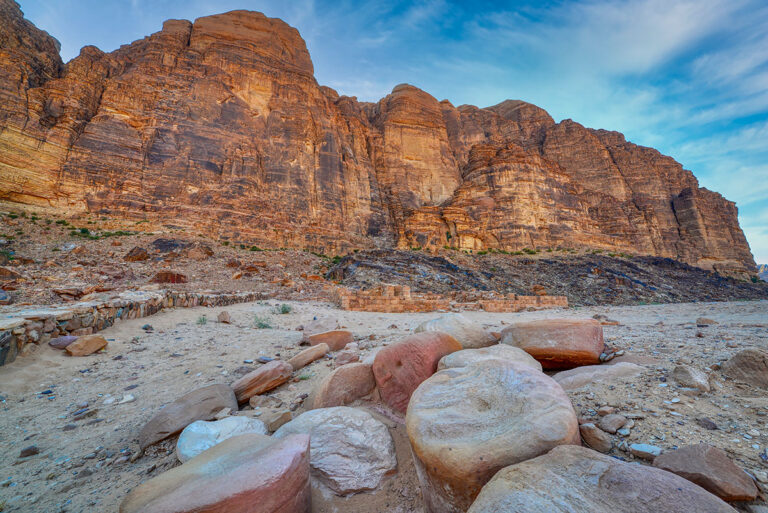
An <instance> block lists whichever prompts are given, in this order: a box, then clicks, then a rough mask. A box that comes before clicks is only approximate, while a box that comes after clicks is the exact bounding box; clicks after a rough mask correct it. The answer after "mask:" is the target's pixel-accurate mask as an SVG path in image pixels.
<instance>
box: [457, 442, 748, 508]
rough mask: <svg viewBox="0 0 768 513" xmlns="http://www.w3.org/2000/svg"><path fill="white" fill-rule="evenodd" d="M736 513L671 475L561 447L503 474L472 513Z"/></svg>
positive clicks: (492, 483) (476, 501) (598, 454)
mask: <svg viewBox="0 0 768 513" xmlns="http://www.w3.org/2000/svg"><path fill="white" fill-rule="evenodd" d="M694 511H695V512H707V513H736V510H734V509H733V508H731V507H730V506H729V505H728V504H726V503H725V502H723V501H722V500H720V499H719V498H717V497H715V496H714V495H712V494H711V493H709V492H707V491H706V490H704V489H703V488H700V487H699V486H696V485H694V484H693V483H691V482H689V481H686V480H685V479H683V478H681V477H679V476H676V475H674V474H672V473H670V472H665V471H663V470H660V469H657V468H653V467H648V466H644V465H638V464H636V463H625V462H623V461H620V460H618V459H616V458H611V457H610V456H605V455H603V454H600V453H598V452H596V451H593V450H591V449H587V448H585V447H576V446H572V445H561V446H559V447H555V448H554V449H552V450H551V451H550V452H549V453H547V454H545V455H543V456H539V457H538V458H534V459H531V460H528V461H524V462H522V463H518V464H516V465H512V466H509V467H506V468H504V469H502V470H500V471H499V472H498V473H497V474H496V475H495V476H494V477H493V479H491V480H490V481H489V482H488V484H487V485H485V486H484V487H483V490H482V492H480V495H478V497H477V500H475V502H474V504H472V507H471V508H469V511H468V513H582V512H589V513H660V512H664V513H691V512H694Z"/></svg>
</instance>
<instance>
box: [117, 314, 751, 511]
mask: <svg viewBox="0 0 768 513" xmlns="http://www.w3.org/2000/svg"><path fill="white" fill-rule="evenodd" d="M353 339H354V337H353V336H352V334H351V333H350V332H348V331H346V330H344V329H339V327H338V326H337V325H336V323H335V322H333V321H332V320H328V319H319V320H316V321H313V322H311V323H308V324H307V325H306V326H304V336H303V337H302V343H303V344H309V347H308V348H306V349H303V350H300V351H299V352H298V353H297V354H294V355H293V356H292V357H291V358H290V359H288V360H286V361H283V360H271V361H265V363H264V364H263V365H261V366H260V367H258V368H257V369H255V370H253V371H251V372H249V373H247V374H245V375H244V376H242V377H241V378H239V379H237V380H236V381H234V382H233V383H232V384H231V385H224V384H218V385H210V386H206V387H203V388H200V389H197V390H193V391H191V392H189V393H187V394H186V395H184V396H183V397H181V398H179V399H177V400H176V401H174V402H173V403H170V404H168V405H166V406H165V407H163V408H162V409H161V410H160V411H159V412H157V413H156V415H155V416H154V417H153V418H152V419H151V420H150V421H149V422H148V423H147V424H146V425H145V426H144V427H143V429H142V430H141V432H140V433H139V444H140V448H141V449H142V450H144V449H146V448H147V447H149V446H150V445H152V444H154V443H157V442H159V441H161V440H164V439H167V438H169V437H171V436H175V435H177V434H178V435H179V437H178V440H177V441H176V455H177V457H178V459H179V461H180V462H181V463H182V464H181V465H180V466H179V467H176V468H173V469H171V470H169V471H167V472H165V473H163V474H160V475H159V476H157V477H155V478H153V479H150V480H149V481H146V482H144V483H143V484H141V485H139V486H137V487H136V488H134V489H133V490H131V491H130V493H129V494H128V496H127V497H126V498H125V499H124V501H123V503H122V505H121V507H120V511H121V513H133V512H161V511H162V512H170V511H173V512H178V513H182V512H191V511H203V510H205V511H230V512H237V511H249V509H248V507H251V506H252V505H253V504H255V503H258V504H260V508H259V511H263V512H265V513H271V512H281V513H288V512H296V513H299V512H301V513H307V512H309V511H310V510H311V504H310V502H311V492H310V490H311V489H312V488H313V487H317V488H320V489H321V490H324V491H325V492H326V493H333V494H336V495H339V496H348V495H350V494H356V493H360V492H365V491H368V490H375V489H377V488H378V487H380V486H381V484H382V482H383V481H384V480H385V479H386V476H388V475H390V474H392V473H394V472H396V471H397V467H398V461H397V456H396V454H395V448H394V442H393V438H392V436H391V434H390V432H389V429H388V427H387V425H386V423H385V422H382V420H381V418H380V415H381V414H384V415H385V416H386V417H387V418H388V419H390V420H393V421H395V422H402V423H404V425H405V429H406V432H407V436H408V441H409V442H410V445H411V449H412V457H413V462H414V465H415V468H416V472H417V476H418V480H419V482H420V485H421V489H422V496H423V498H424V503H425V506H426V510H427V511H428V512H429V513H437V512H441V513H443V512H448V513H454V512H462V513H463V512H473V513H480V512H483V513H485V512H496V511H510V512H512V511H519V512H529V511H534V512H551V511H563V512H565V511H595V512H605V513H608V512H617V511H618V512H625V511H626V512H630V511H633V512H638V511H639V512H656V511H672V512H683V511H712V512H720V511H722V512H733V511H735V510H734V509H733V508H732V507H731V506H730V505H728V504H727V503H726V502H724V501H743V500H752V499H754V498H755V497H757V496H758V494H759V490H758V487H757V486H756V485H755V483H754V482H753V480H752V479H751V477H750V476H749V475H748V474H746V473H745V472H744V471H743V470H742V469H740V468H739V467H737V466H736V465H735V464H734V463H733V462H732V461H731V460H730V459H729V458H728V457H727V455H726V454H725V453H724V452H723V451H721V450H719V449H716V448H714V447H711V446H707V445H704V444H701V445H695V446H688V447H683V448H680V449H677V450H673V451H669V452H665V453H662V451H661V450H660V449H659V448H656V447H653V446H646V445H644V444H632V445H631V446H629V447H627V448H626V450H627V453H628V454H632V455H634V456H635V457H638V458H640V459H645V460H648V462H649V463H652V465H653V466H648V465H638V464H633V463H628V462H624V461H621V459H617V458H613V457H610V456H606V455H604V454H601V453H605V452H609V451H611V449H612V448H614V445H613V443H612V439H611V435H613V434H617V433H619V434H621V431H622V430H627V429H630V428H631V427H632V426H633V420H632V419H631V418H628V417H627V416H623V415H620V414H618V413H616V412H615V410H614V409H613V408H609V407H606V408H601V409H600V411H598V412H597V414H598V418H599V420H596V421H594V422H586V421H585V419H580V418H578V416H577V414H576V411H575V410H574V407H573V405H572V404H571V401H570V399H569V397H568V395H566V392H565V389H564V387H567V386H573V385H574V384H577V383H580V382H585V381H584V380H587V382H588V381H589V380H592V379H594V380H599V379H603V378H604V376H601V373H600V372H599V371H598V370H597V369H599V368H604V369H617V368H618V369H621V368H622V365H630V366H631V365H633V364H628V363H616V364H602V365H601V364H600V355H601V354H604V352H605V351H606V348H605V344H604V341H603V334H602V327H601V325H600V323H599V322H598V321H597V320H594V319H589V320H576V321H574V320H549V321H535V322H525V323H515V324H512V325H510V326H508V327H506V328H505V329H504V330H502V331H501V332H500V333H490V332H488V331H486V330H485V329H484V328H483V327H482V326H480V325H478V324H476V323H473V322H471V321H470V320H468V319H466V318H465V317H464V316H462V315H461V314H455V313H452V314H446V315H443V316H441V317H440V318H437V319H434V320H431V321H427V322H425V323H423V324H421V325H420V326H418V327H417V328H416V330H415V332H414V333H413V334H411V335H409V336H407V337H405V338H404V339H402V340H400V341H398V342H396V343H394V344H391V345H385V346H384V347H382V348H380V349H379V350H378V351H377V352H375V353H373V354H371V355H369V356H368V357H366V358H365V359H364V360H363V361H359V358H354V357H356V356H358V346H357V343H356V342H354V341H353ZM329 353H335V358H334V366H335V368H334V370H333V371H332V372H331V373H330V374H328V375H327V376H326V377H325V378H324V379H323V381H322V383H321V384H320V385H319V386H317V387H316V389H315V390H313V392H312V394H310V396H308V397H304V398H302V401H304V404H305V406H306V407H307V409H306V411H304V413H301V414H300V415H298V416H296V417H295V418H294V417H293V416H292V414H291V409H283V410H282V412H280V413H279V415H275V413H276V410H275V409H274V408H269V405H270V402H271V399H273V398H272V396H270V395H269V393H270V392H271V391H273V390H275V389H277V388H278V387H280V386H281V385H283V384H284V383H286V382H288V381H289V380H291V379H296V373H297V372H298V371H300V370H301V369H303V368H304V367H305V366H308V365H312V363H313V362H316V361H318V360H320V359H323V358H327V357H329V356H330V355H329ZM342 355H346V356H345V357H344V358H341V359H340V357H341V356H342ZM634 367H637V369H635V368H634ZM550 369H557V370H560V369H565V370H562V371H561V372H558V373H557V374H554V375H553V376H550V375H548V374H546V373H545V372H547V371H548V370H550ZM638 369H639V370H638ZM758 371H760V372H766V371H765V370H759V369H758ZM608 372H610V374H609V376H612V377H613V379H615V377H616V376H624V377H625V376H635V375H637V373H638V372H642V368H640V367H639V366H633V367H630V368H629V370H628V371H627V370H625V371H622V372H620V373H618V374H617V373H616V371H614V370H609V371H608ZM579 373H581V376H579ZM584 376H586V377H584ZM676 376H678V377H679V379H680V380H681V382H683V381H685V379H686V378H685V376H684V371H682V370H680V371H678V372H677V373H676ZM563 384H565V385H563ZM240 408H242V409H240ZM270 410H271V411H270ZM270 433H271V435H270ZM582 440H583V442H584V444H585V446H582Z"/></svg>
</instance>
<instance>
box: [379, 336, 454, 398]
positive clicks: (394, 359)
mask: <svg viewBox="0 0 768 513" xmlns="http://www.w3.org/2000/svg"><path fill="white" fill-rule="evenodd" d="M459 350H461V344H460V343H459V342H458V341H457V340H456V339H455V338H453V337H452V336H450V335H447V334H445V333H441V332H423V333H417V334H415V335H411V336H409V337H406V338H404V339H403V340H402V341H400V342H398V343H397V344H394V345H391V346H387V347H385V348H383V349H381V350H380V351H379V352H378V353H376V358H375V359H374V360H373V375H374V377H375V378H376V385H377V386H378V387H379V391H380V392H381V398H382V400H383V401H384V402H385V403H386V404H388V405H389V406H390V407H392V408H394V409H395V410H398V411H400V412H403V413H404V412H405V410H406V409H407V408H408V401H409V400H410V399H411V394H413V391H414V390H416V387H418V386H419V385H420V384H421V383H422V382H423V381H424V380H425V379H427V378H428V377H430V376H431V375H432V374H434V373H435V371H436V370H437V364H438V362H439V361H440V358H442V357H443V356H445V355H447V354H450V353H453V352H454V351H459Z"/></svg>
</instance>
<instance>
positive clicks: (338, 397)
mask: <svg viewBox="0 0 768 513" xmlns="http://www.w3.org/2000/svg"><path fill="white" fill-rule="evenodd" d="M375 387H376V380H375V379H374V377H373V371H372V370H371V366H370V365H369V364H365V363H350V364H347V365H344V366H342V367H339V368H338V369H336V370H334V371H333V372H331V373H330V374H328V376H326V377H325V379H323V381H322V382H321V383H320V386H319V387H317V389H316V390H315V392H314V397H313V399H312V401H313V402H312V406H313V407H314V408H330V407H331V406H346V405H347V404H350V403H352V402H354V401H356V400H357V399H361V398H363V397H365V396H367V395H368V394H370V393H371V392H373V389H374V388H375Z"/></svg>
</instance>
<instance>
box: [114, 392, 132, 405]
mask: <svg viewBox="0 0 768 513" xmlns="http://www.w3.org/2000/svg"><path fill="white" fill-rule="evenodd" d="M135 400H136V398H135V397H134V396H133V395H132V394H125V395H124V396H123V398H122V399H120V402H119V403H117V404H125V403H132V402H133V401H135Z"/></svg>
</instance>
